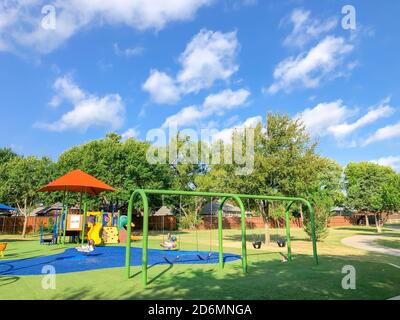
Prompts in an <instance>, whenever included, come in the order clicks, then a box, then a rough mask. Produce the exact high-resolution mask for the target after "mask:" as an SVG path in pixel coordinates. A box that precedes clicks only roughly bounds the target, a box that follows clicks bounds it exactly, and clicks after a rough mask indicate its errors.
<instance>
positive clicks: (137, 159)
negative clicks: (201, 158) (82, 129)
mask: <svg viewBox="0 0 400 320" xmlns="http://www.w3.org/2000/svg"><path fill="white" fill-rule="evenodd" d="M148 148H149V144H148V143H146V142H142V141H138V140H136V139H133V138H130V139H127V140H125V141H121V136H119V135H117V134H115V133H110V134H108V135H107V136H106V137H105V138H104V139H101V140H94V141H91V142H88V143H86V144H83V145H80V146H76V147H73V148H71V149H69V150H67V151H65V152H64V153H62V154H61V155H60V157H59V161H58V164H57V167H58V173H59V175H62V174H65V173H67V172H69V171H71V170H74V169H81V170H83V171H85V172H87V173H88V174H91V175H93V176H95V177H96V178H98V179H100V180H102V181H104V182H105V183H107V184H109V185H111V186H112V187H114V188H115V189H116V192H113V193H110V192H105V193H102V194H101V195H100V197H96V198H92V199H87V202H88V203H89V204H90V205H92V206H99V205H100V206H101V205H104V204H110V203H117V204H121V203H126V202H127V201H128V200H129V198H130V196H131V194H132V192H133V191H134V190H135V189H138V188H155V189H162V188H169V187H170V186H171V180H172V177H171V175H172V172H171V169H170V167H169V165H167V164H150V163H149V162H148V161H147V159H146V152H147V150H148ZM76 197H77V196H76V195H75V196H73V195H71V198H70V200H71V201H72V200H73V201H76V200H77V198H76Z"/></svg>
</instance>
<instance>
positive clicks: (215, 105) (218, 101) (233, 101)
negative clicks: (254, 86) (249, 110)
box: [203, 89, 250, 112]
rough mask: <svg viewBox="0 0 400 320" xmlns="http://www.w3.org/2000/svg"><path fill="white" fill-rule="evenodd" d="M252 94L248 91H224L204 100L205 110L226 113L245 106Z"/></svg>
mask: <svg viewBox="0 0 400 320" xmlns="http://www.w3.org/2000/svg"><path fill="white" fill-rule="evenodd" d="M249 96H250V92H249V91H248V90H246V89H239V90H237V91H232V90H231V89H226V90H223V91H221V92H219V93H217V94H210V95H209V96H207V98H206V99H205V100H204V103H203V108H204V109H206V110H210V111H212V112H214V111H215V112H219V111H222V112H223V111H224V110H227V109H232V108H235V107H238V106H241V105H243V104H244V103H245V102H246V101H247V98H248V97H249Z"/></svg>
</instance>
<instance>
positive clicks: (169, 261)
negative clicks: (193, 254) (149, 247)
mask: <svg viewBox="0 0 400 320" xmlns="http://www.w3.org/2000/svg"><path fill="white" fill-rule="evenodd" d="M163 258H164V260H165V261H166V262H167V263H169V264H174V263H175V262H177V261H178V260H179V259H180V258H181V256H176V257H175V258H174V259H173V260H170V259H168V257H166V256H163Z"/></svg>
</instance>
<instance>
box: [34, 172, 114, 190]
mask: <svg viewBox="0 0 400 320" xmlns="http://www.w3.org/2000/svg"><path fill="white" fill-rule="evenodd" d="M51 191H69V192H84V193H87V194H91V195H97V194H99V193H100V192H102V191H115V189H114V188H113V187H110V186H109V185H108V184H106V183H104V182H103V181H100V180H99V179H96V178H95V177H93V176H91V175H90V174H87V173H86V172H83V171H82V170H74V171H71V172H69V173H67V174H65V175H63V176H62V177H60V178H58V179H56V180H54V181H53V182H50V183H49V184H48V185H47V186H45V187H42V188H40V189H39V190H38V192H51Z"/></svg>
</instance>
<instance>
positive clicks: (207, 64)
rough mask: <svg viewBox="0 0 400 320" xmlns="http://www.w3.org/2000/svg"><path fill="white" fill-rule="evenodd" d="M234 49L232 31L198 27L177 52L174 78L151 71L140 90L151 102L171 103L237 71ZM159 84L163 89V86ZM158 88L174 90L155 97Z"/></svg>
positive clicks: (236, 42) (235, 40)
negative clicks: (177, 63)
mask: <svg viewBox="0 0 400 320" xmlns="http://www.w3.org/2000/svg"><path fill="white" fill-rule="evenodd" d="M238 48H239V43H238V41H237V38H236V32H227V33H222V32H219V31H215V32H213V31H210V30H206V29H202V30H200V32H199V33H198V34H197V35H195V36H194V37H193V39H192V40H191V41H190V42H189V43H188V45H187V46H186V49H185V51H184V52H183V53H182V54H181V56H180V58H179V63H180V65H181V69H180V70H179V72H178V73H177V75H176V78H172V77H171V76H169V75H167V74H165V73H164V72H160V71H158V70H152V71H151V73H150V76H149V78H148V79H147V81H146V82H145V84H144V85H143V89H144V90H145V91H147V92H149V93H150V95H151V97H152V99H153V101H155V102H158V103H173V102H176V99H177V97H179V96H180V95H182V94H188V93H192V92H194V93H197V92H199V91H200V90H202V89H207V88H210V87H211V86H212V85H213V84H214V83H215V82H216V81H218V80H227V79H229V78H230V77H231V76H232V75H233V74H234V73H235V72H236V71H238V69H239V66H238V65H237V64H236V62H235V58H236V54H237V51H238ZM161 75H162V76H161ZM153 78H155V79H156V80H158V81H155V80H154V79H153ZM159 78H162V80H163V81H160V79H159ZM167 79H168V80H167ZM154 82H156V83H157V85H156V86H155V85H154V86H150V85H149V83H154ZM163 86H166V88H165V89H164V88H163ZM159 91H162V92H163V91H167V92H171V91H174V93H175V94H173V95H170V96H169V95H167V96H165V99H159V97H158V96H157V95H158V92H159ZM177 92H179V94H178V93H177ZM163 97H164V96H163Z"/></svg>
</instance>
